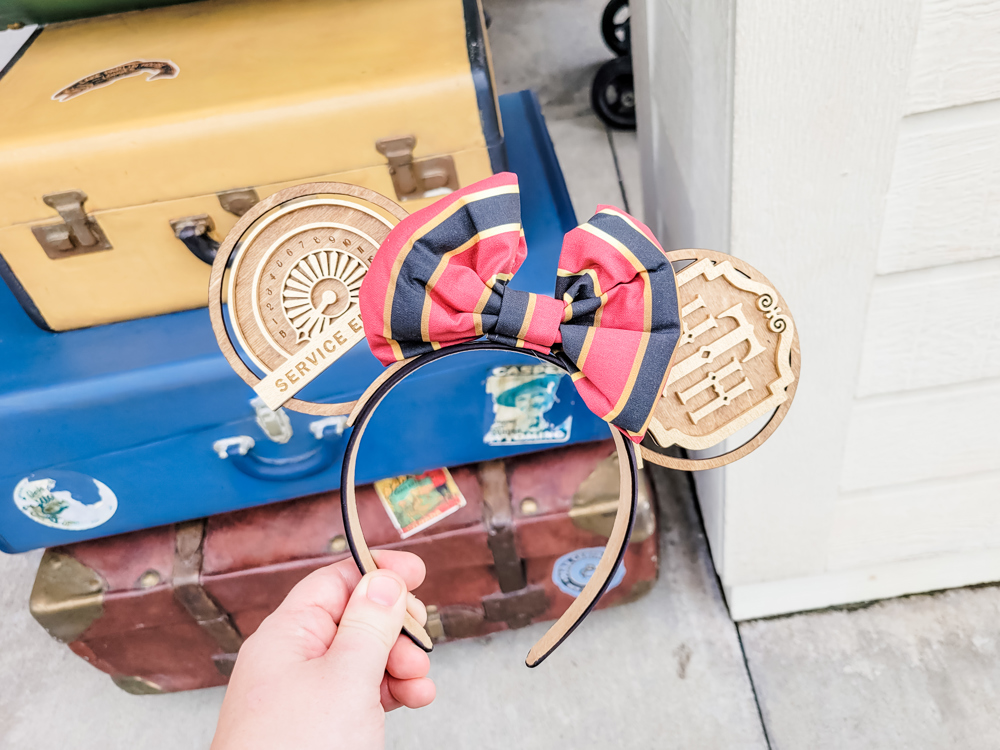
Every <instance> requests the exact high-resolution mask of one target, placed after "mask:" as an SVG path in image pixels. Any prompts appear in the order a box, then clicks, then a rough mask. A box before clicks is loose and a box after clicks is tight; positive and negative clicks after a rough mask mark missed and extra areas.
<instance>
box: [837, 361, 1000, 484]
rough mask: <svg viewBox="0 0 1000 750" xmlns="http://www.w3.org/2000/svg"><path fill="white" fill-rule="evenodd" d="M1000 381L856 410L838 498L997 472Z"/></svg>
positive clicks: (869, 403)
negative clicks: (844, 493)
mask: <svg viewBox="0 0 1000 750" xmlns="http://www.w3.org/2000/svg"><path fill="white" fill-rule="evenodd" d="M998 414H1000V380H995V379H994V380H986V381H981V382H978V383H974V384H971V385H958V386H948V387H938V388H934V389H931V390H922V391H913V392H910V393H903V394H897V395H891V396H876V397H872V398H870V399H866V400H864V401H861V402H859V403H858V405H857V406H856V407H855V408H854V411H853V413H852V415H851V424H850V430H849V432H848V435H847V445H846V451H845V455H844V470H843V476H842V478H841V481H840V486H841V488H842V489H843V490H846V491H850V490H860V489H866V488H871V487H886V486H890V485H896V484H904V483H907V482H917V481H922V480H926V479H935V478H943V477H961V476H963V475H965V474H974V473H977V472H984V471H996V470H1000V430H998V429H997V425H996V420H997V415H998Z"/></svg>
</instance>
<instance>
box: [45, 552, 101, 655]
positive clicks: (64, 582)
mask: <svg viewBox="0 0 1000 750" xmlns="http://www.w3.org/2000/svg"><path fill="white" fill-rule="evenodd" d="M107 588H108V584H107V582H106V581H105V580H104V579H103V578H102V577H101V576H100V575H99V574H98V573H97V571H94V570H91V569H90V568H88V567H87V566H86V565H84V564H83V563H81V562H80V561H78V560H77V559H76V558H74V557H70V556H69V555H67V554H65V553H63V552H56V551H54V550H46V551H45V554H44V555H42V562H41V563H40V564H39V566H38V573H37V574H36V576H35V585H34V586H33V587H32V589H31V598H30V600H29V603H28V609H29V610H30V611H31V616H32V617H34V618H35V619H36V620H37V621H38V624H39V625H41V626H42V627H43V628H45V629H46V630H47V631H48V633H49V635H51V636H52V637H53V638H55V639H56V640H59V641H62V642H63V643H70V642H72V641H75V640H76V639H77V638H79V637H80V636H81V635H83V633H84V631H85V630H86V629H87V628H89V627H90V626H91V624H92V623H93V622H94V621H96V620H97V619H99V618H100V616H101V615H102V614H104V592H105V591H106V590H107Z"/></svg>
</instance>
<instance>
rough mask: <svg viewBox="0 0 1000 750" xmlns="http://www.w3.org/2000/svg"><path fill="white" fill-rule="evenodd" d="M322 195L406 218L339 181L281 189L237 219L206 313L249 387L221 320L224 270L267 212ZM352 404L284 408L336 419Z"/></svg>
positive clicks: (251, 377) (253, 379)
mask: <svg viewBox="0 0 1000 750" xmlns="http://www.w3.org/2000/svg"><path fill="white" fill-rule="evenodd" d="M322 194H328V195H345V196H353V197H356V198H360V199H362V200H364V201H367V202H369V203H371V204H373V205H375V206H377V207H378V208H379V209H381V210H382V211H384V212H386V213H387V214H388V215H391V216H394V217H395V218H397V219H400V220H402V219H403V218H405V217H406V216H407V215H408V214H407V212H406V210H405V209H404V208H402V207H401V206H399V205H398V204H396V203H394V202H393V201H391V200H389V199H388V198H386V197H385V196H383V195H380V194H379V193H376V192H375V191H373V190H369V189H367V188H363V187H359V186H357V185H349V184H347V183H342V182H312V183H305V184H302V185H295V186H292V187H288V188H285V189H283V190H280V191H278V192H277V193H274V194H273V195H270V196H268V197H267V198H265V199H264V200H262V201H260V202H259V203H257V204H256V205H255V206H253V207H252V208H251V209H250V210H249V211H248V212H247V213H245V214H244V215H243V216H242V217H240V220H239V221H238V222H236V226H234V227H233V229H232V231H230V232H229V234H227V235H226V238H225V240H223V242H222V244H221V245H220V246H219V251H218V254H217V255H216V257H215V262H214V263H213V264H212V273H211V276H210V277H209V285H208V311H209V318H210V320H211V323H212V330H213V332H214V333H215V338H216V341H217V342H218V344H219V348H220V349H221V350H222V354H223V356H225V358H226V360H227V361H228V362H229V364H230V366H231V367H232V368H233V370H234V371H235V372H236V374H237V375H239V376H240V378H242V379H243V381H244V382H245V383H246V384H247V385H249V386H250V387H251V388H253V387H254V386H256V385H257V384H258V383H260V378H259V377H257V375H256V373H254V372H253V370H251V369H250V368H249V367H248V366H247V365H246V363H245V362H244V361H243V359H242V358H241V357H240V355H239V353H238V352H237V351H236V347H235V346H234V344H233V341H232V339H231V338H230V335H229V331H228V329H227V328H226V323H225V320H224V319H223V312H222V301H223V300H222V296H223V281H224V280H225V278H226V276H227V274H226V269H227V267H228V266H229V261H230V258H231V257H232V255H233V252H234V251H235V250H236V248H237V245H238V243H239V242H240V241H241V239H242V238H243V237H244V235H246V233H247V232H248V231H250V230H251V229H252V227H253V226H254V223H255V222H257V221H258V220H259V219H261V218H262V217H264V216H265V214H267V212H269V211H271V210H272V209H276V208H279V207H280V206H282V205H284V204H287V203H289V202H290V201H293V200H296V199H300V198H306V197H309V196H314V195H322ZM355 403H356V402H355V401H350V402H343V403H336V404H317V403H312V402H309V401H300V400H299V399H295V398H293V399H289V400H288V401H287V402H286V403H285V404H284V406H285V407H286V408H288V409H291V410H293V411H299V412H302V413H305V414H315V415H318V416H336V415H341V414H349V413H350V412H351V410H352V409H353V408H354V405H355Z"/></svg>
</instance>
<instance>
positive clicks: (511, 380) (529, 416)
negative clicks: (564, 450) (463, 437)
mask: <svg viewBox="0 0 1000 750" xmlns="http://www.w3.org/2000/svg"><path fill="white" fill-rule="evenodd" d="M565 376H566V372H565V371H564V370H560V369H559V368H558V367H554V366H553V365H550V364H537V365H510V366H508V367H495V368H493V370H492V371H491V372H490V376H489V377H488V378H487V379H486V393H487V394H488V395H489V396H490V406H491V408H490V410H489V411H488V413H487V424H488V425H489V427H488V429H487V431H486V434H485V435H484V436H483V442H485V443H486V444H487V445H515V444H521V445H523V444H530V443H565V442H566V441H568V440H569V436H570V428H571V427H572V424H573V417H572V416H568V415H567V416H566V417H565V418H562V414H561V412H562V411H563V410H562V409H559V408H558V404H559V398H558V397H557V395H556V392H557V391H558V390H559V385H560V383H561V382H562V380H563V378H565ZM560 420H561V421H560Z"/></svg>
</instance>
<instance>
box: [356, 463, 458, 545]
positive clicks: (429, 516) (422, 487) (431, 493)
mask: <svg viewBox="0 0 1000 750" xmlns="http://www.w3.org/2000/svg"><path fill="white" fill-rule="evenodd" d="M375 493H376V494H377V495H378V497H379V500H381V501H382V505H383V506H384V507H385V510H386V513H388V514H389V518H390V520H391V521H392V525H393V526H395V527H396V530H397V531H398V532H399V536H400V538H402V539H406V538H407V537H410V536H413V535H414V534H416V533H417V532H418V531H421V530H422V529H426V528H427V527H428V526H430V525H431V524H434V523H437V522H438V521H440V520H441V519H442V518H445V517H447V516H450V515H451V514H452V513H454V512H455V511H456V510H458V509H459V508H464V507H465V497H464V496H463V495H462V491H461V490H460V489H458V485H457V484H455V480H454V479H452V476H451V472H450V471H448V470H447V469H432V470H431V471H425V472H424V473H423V474H407V475H405V476H401V477H394V478H392V479H380V480H379V481H377V482H375Z"/></svg>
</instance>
